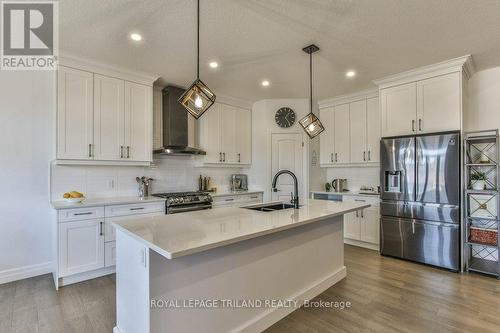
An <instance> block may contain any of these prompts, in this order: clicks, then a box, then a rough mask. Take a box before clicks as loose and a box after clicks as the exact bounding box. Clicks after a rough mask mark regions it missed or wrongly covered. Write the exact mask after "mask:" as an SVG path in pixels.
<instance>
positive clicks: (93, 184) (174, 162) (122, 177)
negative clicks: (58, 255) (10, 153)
mask: <svg viewBox="0 0 500 333" xmlns="http://www.w3.org/2000/svg"><path fill="white" fill-rule="evenodd" d="M198 158H199V157H194V156H168V157H159V158H158V159H155V161H154V163H153V165H152V166H151V167H132V166H75V165H71V166H66V165H52V167H51V197H52V200H59V199H61V198H62V195H63V194H64V193H65V192H69V191H72V190H76V191H80V192H83V193H85V195H86V197H87V198H102V197H116V196H135V195H137V182H136V180H135V177H137V176H139V177H140V176H146V177H151V178H153V179H154V181H153V185H152V193H159V192H177V191H193V190H197V189H198V177H199V176H200V174H201V175H203V176H206V177H210V178H211V185H212V186H217V188H218V190H219V191H220V190H228V189H229V177H230V175H231V174H233V173H248V170H245V169H241V168H225V167H224V168H217V167H213V168H206V167H197V160H196V159H198Z"/></svg>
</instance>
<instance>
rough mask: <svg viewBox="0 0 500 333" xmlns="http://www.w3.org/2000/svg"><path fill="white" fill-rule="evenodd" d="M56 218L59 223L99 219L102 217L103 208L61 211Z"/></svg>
mask: <svg viewBox="0 0 500 333" xmlns="http://www.w3.org/2000/svg"><path fill="white" fill-rule="evenodd" d="M57 217H58V221H59V222H67V221H81V220H90V219H100V218H102V217H104V207H88V208H72V209H61V210H59V211H58V212H57Z"/></svg>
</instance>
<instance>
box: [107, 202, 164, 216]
mask: <svg viewBox="0 0 500 333" xmlns="http://www.w3.org/2000/svg"><path fill="white" fill-rule="evenodd" d="M164 212H165V203H164V202H151V203H138V204H131V205H117V206H106V211H105V216H106V217H114V216H127V215H138V214H150V213H164Z"/></svg>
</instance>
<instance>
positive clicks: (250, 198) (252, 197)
mask: <svg viewBox="0 0 500 333" xmlns="http://www.w3.org/2000/svg"><path fill="white" fill-rule="evenodd" d="M240 201H242V203H245V204H246V203H247V202H255V201H256V202H262V193H254V194H247V195H242V196H241V199H240Z"/></svg>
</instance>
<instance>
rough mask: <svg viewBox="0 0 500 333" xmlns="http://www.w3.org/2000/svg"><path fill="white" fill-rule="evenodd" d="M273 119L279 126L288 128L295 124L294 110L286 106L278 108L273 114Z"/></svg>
mask: <svg viewBox="0 0 500 333" xmlns="http://www.w3.org/2000/svg"><path fill="white" fill-rule="evenodd" d="M274 121H275V122H276V125H278V126H279V127H281V128H289V127H291V126H292V125H293V124H295V111H293V110H292V109H291V108H289V107H286V106H284V107H282V108H279V109H278V111H276V114H275V115H274Z"/></svg>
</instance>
